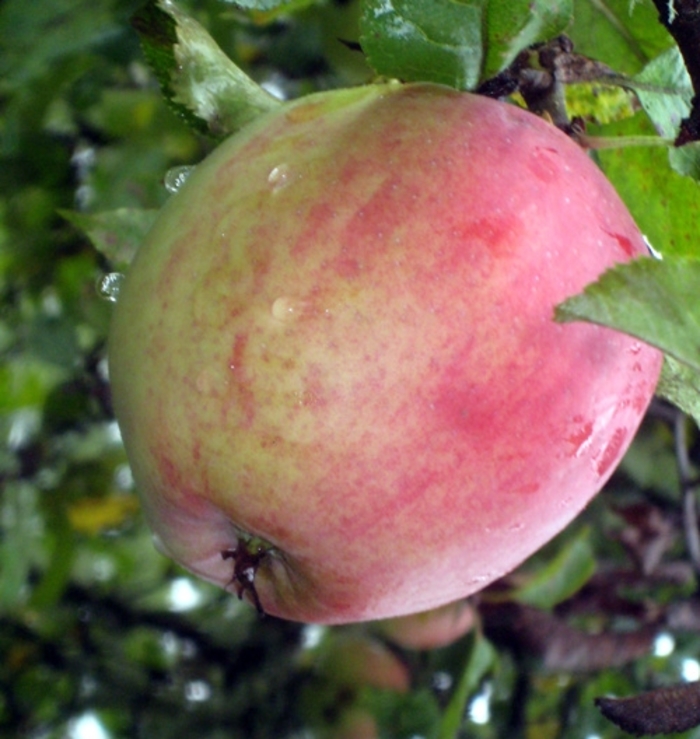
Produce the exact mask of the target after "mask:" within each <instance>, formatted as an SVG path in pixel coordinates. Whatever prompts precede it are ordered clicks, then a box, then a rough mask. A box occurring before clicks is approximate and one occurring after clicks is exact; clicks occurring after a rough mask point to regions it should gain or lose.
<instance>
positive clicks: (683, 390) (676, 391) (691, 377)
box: [656, 354, 700, 426]
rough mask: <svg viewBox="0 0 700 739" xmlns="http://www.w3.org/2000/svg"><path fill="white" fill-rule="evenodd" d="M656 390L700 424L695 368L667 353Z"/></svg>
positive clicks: (699, 392) (698, 380) (699, 379)
mask: <svg viewBox="0 0 700 739" xmlns="http://www.w3.org/2000/svg"><path fill="white" fill-rule="evenodd" d="M656 392H657V393H658V394H659V395H660V396H661V397H663V398H666V400H668V401H670V402H671V403H673V404H674V405H676V406H678V407H679V408H680V409H681V410H682V411H684V412H685V413H687V414H688V415H689V416H690V417H691V418H692V419H693V420H694V421H695V423H696V424H697V425H698V426H700V374H699V373H698V372H696V371H695V369H693V368H692V367H689V366H688V365H686V364H683V363H682V362H679V361H677V360H676V359H674V358H673V357H672V356H671V355H670V354H667V355H666V358H665V360H664V367H663V371H662V373H661V380H660V381H659V386H658V388H657V389H656Z"/></svg>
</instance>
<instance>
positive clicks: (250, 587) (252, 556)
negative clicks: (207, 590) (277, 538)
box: [221, 533, 274, 616]
mask: <svg viewBox="0 0 700 739" xmlns="http://www.w3.org/2000/svg"><path fill="white" fill-rule="evenodd" d="M273 548H274V547H273V546H272V544H270V543H268V542H266V541H265V540H264V539H260V538H259V537H251V536H246V535H244V534H240V533H239V534H238V536H237V538H236V548H235V549H224V550H223V551H222V552H221V558H222V559H225V560H226V559H232V560H233V575H232V577H231V579H230V580H229V582H228V585H233V586H234V587H235V588H236V595H237V596H238V599H239V600H243V596H244V595H245V594H246V593H247V594H248V595H249V597H250V600H251V601H252V602H253V605H254V606H255V610H256V611H257V612H258V613H259V614H260V615H261V616H264V615H265V610H264V609H263V607H262V604H261V603H260V597H259V596H258V591H257V589H256V587H255V576H256V575H257V572H258V567H260V563H261V562H262V561H263V559H265V557H267V555H268V554H269V553H270V552H271V551H272V549H273Z"/></svg>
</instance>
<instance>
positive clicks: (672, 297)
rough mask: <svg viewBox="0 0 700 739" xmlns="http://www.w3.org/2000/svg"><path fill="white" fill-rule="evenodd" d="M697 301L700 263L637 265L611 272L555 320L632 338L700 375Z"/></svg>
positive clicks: (650, 261)
mask: <svg viewBox="0 0 700 739" xmlns="http://www.w3.org/2000/svg"><path fill="white" fill-rule="evenodd" d="M698 295H700V260H690V259H682V258H675V259H674V258H668V259H664V260H663V261H659V260H655V259H636V260H635V261H633V262H629V263H627V264H620V265H618V266H616V267H614V268H612V269H609V270H608V271H607V272H605V273H604V274H603V275H602V277H600V279H599V280H598V281H597V282H595V283H593V284H592V285H589V286H588V287H587V288H586V289H585V290H584V291H583V293H581V294H579V295H576V296H574V297H572V298H569V299H568V300H566V301H565V302H564V303H562V304H561V305H559V306H557V308H556V311H555V317H556V319H557V320H559V321H563V322H565V321H578V320H585V321H590V322H592V323H597V324H600V325H601V326H610V327H611V328H615V329H618V330H619V331H623V332H625V333H627V334H631V335H632V336H636V337H637V338H638V339H641V340H642V341H645V342H646V343H647V344H651V345H653V346H656V347H658V348H659V349H661V350H662V351H664V352H665V353H666V354H669V355H671V356H672V357H674V358H675V359H676V360H677V361H678V362H681V363H682V364H684V365H686V366H687V367H689V368H691V369H692V370H693V371H694V372H697V373H700V300H698Z"/></svg>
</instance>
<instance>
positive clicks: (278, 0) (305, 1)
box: [223, 0, 317, 12]
mask: <svg viewBox="0 0 700 739" xmlns="http://www.w3.org/2000/svg"><path fill="white" fill-rule="evenodd" d="M223 2H226V3H230V4H232V5H237V6H238V7H239V8H244V9H245V10H257V11H262V12H267V11H270V10H279V11H284V12H293V11H297V10H300V9H301V8H306V7H308V6H309V5H314V4H315V3H316V2H317V0H223Z"/></svg>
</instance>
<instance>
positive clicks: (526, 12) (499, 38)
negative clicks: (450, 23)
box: [482, 0, 574, 78]
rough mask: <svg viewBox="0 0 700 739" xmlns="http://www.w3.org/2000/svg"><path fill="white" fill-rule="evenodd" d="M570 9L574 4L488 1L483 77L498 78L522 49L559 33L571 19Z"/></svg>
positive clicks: (565, 1) (570, 0)
mask: <svg viewBox="0 0 700 739" xmlns="http://www.w3.org/2000/svg"><path fill="white" fill-rule="evenodd" d="M573 5H574V4H573V0H538V1H537V2H530V0H489V2H488V5H487V8H486V34H487V40H486V48H487V53H486V63H485V65H484V70H483V74H482V76H483V77H484V78H489V77H492V76H494V75H495V74H498V72H500V71H502V70H503V69H504V68H505V67H507V66H508V65H509V64H510V63H511V62H512V61H513V60H514V59H515V57H516V56H517V54H518V53H519V52H520V51H522V50H523V49H524V48H526V47H528V46H531V45H532V44H534V43H537V42H539V41H547V40H549V39H552V38H554V37H555V36H557V35H559V34H560V33H562V32H563V31H564V30H565V29H566V28H567V26H568V25H569V23H570V21H571V19H572V17H573V9H574V8H573Z"/></svg>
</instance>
